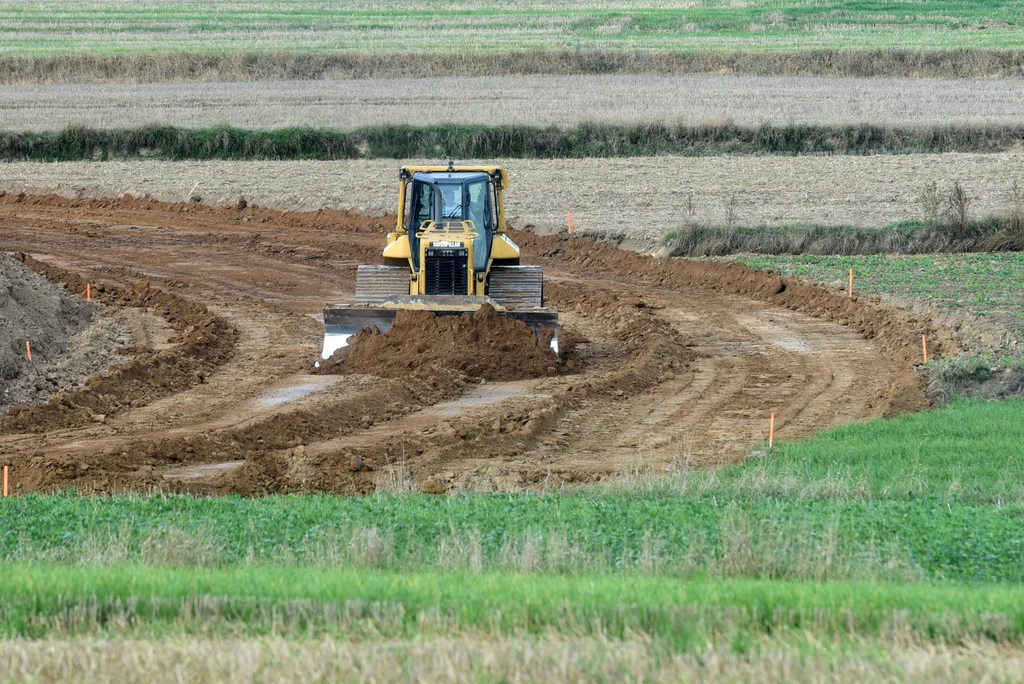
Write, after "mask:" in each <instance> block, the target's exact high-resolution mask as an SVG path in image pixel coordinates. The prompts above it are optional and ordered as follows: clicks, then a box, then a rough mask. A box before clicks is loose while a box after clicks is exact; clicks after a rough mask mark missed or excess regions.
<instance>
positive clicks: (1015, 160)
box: [0, 153, 1024, 245]
mask: <svg viewBox="0 0 1024 684" xmlns="http://www.w3.org/2000/svg"><path fill="white" fill-rule="evenodd" d="M437 161H438V160H436V159H434V160H389V159H382V160H368V161H360V160H355V161H330V162H318V161H288V162H282V161H267V162H185V161H180V162H159V161H123V162H122V161H110V162H67V163H39V162H15V163H6V164H0V188H2V189H5V190H7V191H21V190H25V191H28V192H34V193H39V192H48V191H58V192H61V193H64V194H72V195H73V194H76V193H77V194H81V195H83V196H96V195H121V194H123V193H126V192H128V193H132V194H136V195H143V194H147V193H148V194H150V195H151V196H153V197H156V198H164V199H182V198H184V197H186V196H187V195H188V194H189V192H190V191H191V190H192V188H193V187H194V186H195V193H196V194H198V195H200V196H201V197H202V198H203V200H204V201H206V202H211V203H233V202H235V201H236V200H237V198H238V197H240V196H245V197H246V198H247V199H248V200H249V201H250V202H255V203H258V204H261V205H265V206H274V207H292V208H299V209H302V208H319V207H323V206H329V207H335V208H349V209H356V210H359V211H368V212H372V213H385V212H391V211H393V210H394V207H393V202H394V198H395V196H396V192H397V183H398V169H399V167H400V166H402V165H405V164H416V163H436V162H437ZM458 161H460V162H470V161H471V160H458ZM498 161H499V162H500V163H503V164H505V165H506V166H507V167H508V168H509V169H510V173H511V187H510V191H509V195H508V211H509V216H510V220H511V221H512V223H513V225H516V226H517V227H522V226H525V225H534V226H536V227H537V229H538V230H541V231H548V230H555V229H558V228H560V227H562V226H563V225H564V224H565V219H566V212H567V211H572V213H573V223H574V226H575V227H576V228H577V230H580V231H584V232H600V233H611V234H626V235H628V236H629V237H630V238H631V239H633V240H636V241H637V242H638V244H643V245H650V244H652V243H654V242H655V241H658V240H660V238H661V236H662V235H663V234H664V233H665V232H666V231H668V230H671V229H673V228H679V227H680V226H682V225H684V224H685V223H686V222H687V221H692V222H697V223H707V224H720V225H721V224H725V223H727V222H728V220H729V214H730V207H731V221H732V222H733V223H734V224H736V225H779V224H794V223H808V224H824V225H853V226H882V225H885V224H888V223H891V222H895V221H902V220H910V219H920V218H922V210H921V207H920V206H919V205H918V203H917V200H918V197H919V194H920V192H921V190H922V188H923V187H924V185H925V184H926V183H930V182H932V181H935V182H936V183H938V184H939V186H940V188H945V187H946V186H948V185H952V183H953V182H954V181H960V182H962V183H963V185H964V186H965V187H966V189H967V191H968V193H969V195H970V197H971V198H972V202H971V207H970V211H971V214H972V215H973V216H984V215H988V214H995V213H999V212H1001V211H1003V210H1004V209H1005V208H1006V205H1007V202H1008V201H1009V197H1010V192H1011V188H1012V185H1013V182H1014V181H1016V182H1017V183H1018V184H1019V185H1022V186H1024V154H1021V153H1008V154H943V155H878V156H865V157H860V156H845V157H704V158H681V157H639V158H628V159H566V160H543V159H515V160H505V161H501V160H498ZM197 184H198V185H197Z"/></svg>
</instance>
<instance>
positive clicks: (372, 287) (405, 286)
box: [355, 265, 409, 306]
mask: <svg viewBox="0 0 1024 684" xmlns="http://www.w3.org/2000/svg"><path fill="white" fill-rule="evenodd" d="M407 294H409V269H408V268H407V267H406V266H368V265H362V266H360V267H359V270H358V271H357V273H356V299H355V303H356V304H366V305H369V306H378V305H380V304H383V303H384V301H385V300H386V299H387V298H388V297H394V296H396V295H407Z"/></svg>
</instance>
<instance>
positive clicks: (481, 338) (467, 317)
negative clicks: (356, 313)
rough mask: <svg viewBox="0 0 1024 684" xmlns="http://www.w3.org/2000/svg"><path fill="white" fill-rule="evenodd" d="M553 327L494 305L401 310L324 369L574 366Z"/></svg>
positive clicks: (534, 371)
mask: <svg viewBox="0 0 1024 684" xmlns="http://www.w3.org/2000/svg"><path fill="white" fill-rule="evenodd" d="M553 332H554V331H553V330H552V329H550V328H542V334H541V335H540V336H538V335H537V334H536V333H534V332H533V330H531V329H530V327H529V326H527V325H526V323H523V322H522V321H517V320H515V319H514V318H511V317H509V316H502V315H501V314H499V313H498V312H497V310H495V308H494V307H493V306H491V305H490V304H484V305H483V306H481V307H480V308H479V309H478V310H477V311H476V312H474V313H465V314H461V315H459V316H437V315H435V314H432V313H430V312H429V311H399V312H398V314H397V315H396V316H395V320H394V322H392V324H391V328H390V329H389V330H388V331H387V333H385V334H381V333H380V331H378V330H377V329H376V328H372V329H371V328H363V329H362V330H360V331H359V332H357V333H356V334H355V335H353V336H352V337H351V338H349V340H348V346H346V347H342V348H341V349H339V350H338V351H336V352H334V354H333V355H332V356H331V358H330V359H328V360H327V361H326V362H325V363H324V364H322V365H321V367H320V372H321V373H331V374H352V373H366V374H370V375H377V376H380V377H384V378H405V377H409V376H411V375H422V374H423V373H430V372H435V371H436V370H437V369H439V368H446V369H449V370H455V371H459V372H461V373H463V374H465V375H467V376H470V377H473V378H481V379H483V380H506V381H507V380H525V379H528V378H538V377H543V376H545V375H555V374H556V373H557V372H558V371H559V369H561V368H566V367H568V368H569V369H570V370H571V369H573V368H575V367H576V362H575V360H573V359H568V360H566V364H565V366H563V365H562V364H561V363H560V362H559V358H558V356H557V355H556V354H555V352H554V350H553V349H552V348H551V337H552V333H553Z"/></svg>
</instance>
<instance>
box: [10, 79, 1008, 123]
mask: <svg viewBox="0 0 1024 684" xmlns="http://www.w3.org/2000/svg"><path fill="white" fill-rule="evenodd" d="M1020 89H1021V82H1020V81H1018V80H1016V79H1000V80H977V79H945V80H944V79H929V80H921V79H908V78H872V79H827V78H816V77H783V76H746V75H734V76H722V75H713V74H688V75H678V76H662V75H618V74H611V75H604V76H595V75H578V76H522V77H509V76H488V77H477V78H421V79H351V80H343V81H326V80H325V81H278V82H243V83H188V84H184V83H179V84H153V83H150V84H135V85H119V84H89V85H22V86H18V85H9V86H6V87H4V88H3V89H2V90H0V128H2V129H3V130H6V131H11V132H20V131H48V130H55V129H60V128H63V127H65V126H84V127H91V128H129V127H138V126H144V125H150V124H159V125H173V126H179V127H184V128H204V127H210V126H215V125H223V124H228V125H231V126H235V127H239V128H255V129H273V128H281V127H296V126H306V127H323V128H331V129H336V130H352V129H355V128H360V127H365V126H380V125H385V124H388V125H415V126H427V125H432V124H442V123H457V124H478V125H486V126H499V125H516V124H518V125H523V124H528V125H533V126H559V127H570V126H573V125H576V124H580V123H587V122H596V123H609V124H635V123H656V122H663V123H669V124H680V123H681V124H686V125H703V124H733V125H736V126H744V127H756V126H761V125H765V124H768V125H776V126H783V125H791V124H804V125H814V126H826V127H828V126H841V125H847V124H864V123H867V124H873V125H879V126H887V127H904V128H905V127H911V128H912V127H934V126H955V125H961V126H995V125H1013V124H1021V123H1022V122H1024V109H1022V108H1021V106H1020Z"/></svg>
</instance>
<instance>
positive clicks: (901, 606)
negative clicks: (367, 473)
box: [0, 565, 1024, 650]
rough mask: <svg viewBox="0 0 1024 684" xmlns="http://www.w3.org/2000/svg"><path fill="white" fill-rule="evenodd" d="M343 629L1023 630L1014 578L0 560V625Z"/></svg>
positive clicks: (928, 634) (27, 628) (63, 629)
mask: <svg viewBox="0 0 1024 684" xmlns="http://www.w3.org/2000/svg"><path fill="white" fill-rule="evenodd" d="M140 628H141V631H143V632H147V631H148V632H150V633H153V634H161V633H172V632H178V633H180V632H184V633H196V630H201V633H202V634H204V635H213V634H218V633H220V634H225V633H226V634H245V635H265V634H275V633H276V634H288V635H307V636H312V635H315V634H318V633H324V632H326V633H351V632H354V631H361V632H362V634H365V635H370V634H376V635H383V636H386V637H401V636H409V635H414V634H424V633H427V634H429V633H432V632H450V631H461V630H480V631H483V632H487V633H490V634H496V635H497V634H508V633H531V634H538V633H547V632H551V631H555V632H563V633H571V634H574V635H580V634H583V635H601V636H610V637H612V638H617V639H621V638H625V637H629V636H630V635H632V634H636V633H641V634H646V635H650V636H652V637H656V638H659V639H663V640H666V641H667V642H668V643H671V644H673V645H674V646H675V648H677V649H679V650H686V649H688V648H691V647H693V646H694V645H700V644H703V643H705V642H704V641H703V640H704V639H706V638H707V637H708V636H709V635H710V634H715V633H722V632H725V633H730V632H731V633H740V632H744V633H748V634H778V633H780V632H785V631H790V630H809V631H813V632H814V633H815V634H824V635H847V636H858V635H859V636H879V635H882V634H883V633H884V632H886V631H889V630H893V629H904V630H906V631H907V632H908V633H910V634H913V635H914V636H916V637H918V638H922V639H927V640H935V641H963V640H967V639H971V638H985V639H993V640H1009V639H1016V638H1020V637H1022V636H1024V589H1022V588H1021V587H1017V586H1013V587H1011V586H988V585H974V586H966V587H965V586H955V587H953V586H946V585H916V586H905V585H899V584H885V583H856V582H852V583H851V582H830V583H793V582H773V581H764V580H691V581H688V582H680V581H678V580H668V579H660V578H651V577H580V578H569V577H550V576H537V575H528V576H527V575H511V574H484V575H473V576H469V575H463V574H438V573H400V574H396V573H381V572H375V571H361V572H360V571H352V570H344V571H339V570H317V569H309V568H304V569H280V568H229V569H192V568H153V567H124V566H122V567H75V568H68V567H64V566H33V567H27V566H21V565H5V566H3V567H0V633H2V634H3V635H4V636H5V637H8V638H9V637H42V636H45V635H47V634H52V633H61V634H68V633H71V634H76V633H89V632H94V631H101V630H113V631H115V632H124V631H128V632H131V631H138V630H139V629H140Z"/></svg>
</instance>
